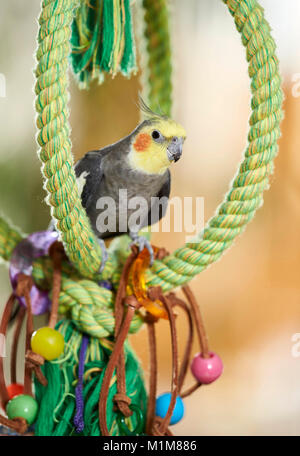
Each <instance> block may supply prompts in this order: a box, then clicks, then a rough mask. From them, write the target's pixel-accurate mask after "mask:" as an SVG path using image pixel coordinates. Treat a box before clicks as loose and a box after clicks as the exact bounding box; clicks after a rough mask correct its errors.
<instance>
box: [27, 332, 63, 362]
mask: <svg viewBox="0 0 300 456" xmlns="http://www.w3.org/2000/svg"><path fill="white" fill-rule="evenodd" d="M64 344H65V341H64V338H63V336H62V334H61V333H60V332H58V331H56V330H55V329H52V328H49V327H48V326H45V327H44V328H40V329H38V330H37V331H35V332H34V333H33V334H32V337H31V348H32V350H33V351H34V352H35V353H38V354H39V355H42V356H43V357H44V358H45V359H47V360H48V361H51V360H52V359H55V358H58V357H59V356H60V355H61V354H62V353H63V351H64Z"/></svg>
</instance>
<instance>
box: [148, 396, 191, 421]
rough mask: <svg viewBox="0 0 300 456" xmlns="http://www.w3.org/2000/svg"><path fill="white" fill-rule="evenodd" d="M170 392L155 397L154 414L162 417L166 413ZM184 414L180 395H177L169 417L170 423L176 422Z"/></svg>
mask: <svg viewBox="0 0 300 456" xmlns="http://www.w3.org/2000/svg"><path fill="white" fill-rule="evenodd" d="M171 396H172V395H171V393H164V394H161V395H160V396H158V398H157V399H156V408H155V413H156V416H160V417H161V418H164V417H165V416H166V414H167V411H168V408H169V405H170V401H171ZM183 416H184V404H183V401H182V399H181V397H180V396H177V399H176V404H175V407H174V410H173V414H172V417H171V421H170V424H176V423H178V421H180V420H181V419H182V418H183Z"/></svg>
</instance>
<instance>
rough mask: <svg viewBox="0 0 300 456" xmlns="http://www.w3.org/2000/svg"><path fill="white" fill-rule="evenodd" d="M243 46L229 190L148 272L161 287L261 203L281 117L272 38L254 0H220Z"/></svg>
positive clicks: (213, 250) (206, 258)
mask: <svg viewBox="0 0 300 456" xmlns="http://www.w3.org/2000/svg"><path fill="white" fill-rule="evenodd" d="M224 3H226V4H227V7H228V9H229V11H230V14H231V15H232V16H233V18H234V21H235V25H236V27H237V30H238V31H239V33H240V34H241V38H242V43H243V45H244V46H245V48H246V57H247V61H248V64H249V70H248V71H249V76H250V78H251V92H252V100H251V108H252V113H251V116H250V120H249V124H250V130H249V134H248V141H249V143H248V146H247V148H246V151H245V157H244V160H243V161H242V163H241V164H240V166H239V169H238V172H237V174H236V177H235V178H234V180H233V182H232V186H231V189H230V190H229V192H228V193H227V195H226V196H225V199H224V201H223V203H222V204H221V205H220V206H219V208H218V210H217V213H216V215H215V216H214V217H212V219H211V220H210V221H209V222H208V224H207V226H206V228H205V229H204V232H203V233H200V234H199V235H198V236H197V237H196V239H195V242H193V243H188V244H186V245H185V246H184V247H181V248H179V249H177V250H175V252H174V253H173V254H172V255H170V256H168V257H166V258H165V259H164V260H162V261H155V262H154V265H153V267H152V269H151V270H150V271H148V275H147V284H148V286H157V285H160V286H161V287H162V289H163V290H164V291H167V290H170V289H172V288H174V287H177V286H179V285H184V284H186V283H187V282H189V281H190V280H191V279H192V278H193V277H195V276H196V275H197V274H199V273H200V272H201V271H203V270H204V269H206V268H207V267H208V266H209V265H210V264H212V263H213V262H215V261H217V260H218V259H219V258H220V256H221V255H222V254H223V252H224V251H225V250H227V249H228V248H229V247H230V246H231V245H232V243H233V241H234V239H235V238H236V237H237V236H238V235H239V234H240V233H242V231H243V230H244V228H245V226H246V225H247V223H248V222H249V221H250V220H252V218H253V217H254V214H255V212H256V210H257V209H258V208H259V207H260V206H261V205H262V203H263V192H264V190H266V189H267V188H268V187H269V176H270V175H271V173H272V172H273V169H274V165H273V160H274V157H275V156H276V154H277V151H278V146H277V140H278V138H279V136H280V122H281V119H282V116H283V114H282V109H281V106H282V99H283V95H282V91H281V87H280V86H281V78H280V75H279V69H278V60H277V57H276V55H275V48H276V46H275V43H274V40H273V38H272V37H271V35H270V27H269V24H268V23H267V21H266V20H265V18H264V12H263V9H262V7H261V6H260V5H259V4H258V2H257V1H256V0H227V1H225V0H224Z"/></svg>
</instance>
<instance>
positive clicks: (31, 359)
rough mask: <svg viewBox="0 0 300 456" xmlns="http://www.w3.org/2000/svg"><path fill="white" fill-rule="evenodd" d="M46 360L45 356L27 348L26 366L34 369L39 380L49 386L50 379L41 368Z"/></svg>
mask: <svg viewBox="0 0 300 456" xmlns="http://www.w3.org/2000/svg"><path fill="white" fill-rule="evenodd" d="M44 362H45V359H44V358H43V356H41V355H39V354H38V353H35V352H33V351H31V350H27V352H26V355H25V363H26V366H27V367H28V369H33V370H34V372H35V375H36V377H37V379H38V381H39V382H40V383H41V384H42V385H43V386H47V385H48V381H47V379H46V377H45V376H44V374H43V372H42V370H41V366H43V364H44Z"/></svg>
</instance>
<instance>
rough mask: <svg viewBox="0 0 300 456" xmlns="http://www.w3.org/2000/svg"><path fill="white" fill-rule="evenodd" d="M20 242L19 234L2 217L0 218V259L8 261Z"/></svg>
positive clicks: (20, 236)
mask: <svg viewBox="0 0 300 456" xmlns="http://www.w3.org/2000/svg"><path fill="white" fill-rule="evenodd" d="M21 240H22V235H21V233H20V232H19V231H18V230H17V229H16V228H14V227H13V226H12V225H10V224H9V223H8V222H7V221H6V220H5V219H4V218H3V217H0V259H2V260H4V261H8V260H9V258H10V257H11V254H12V251H13V250H14V248H15V247H16V245H17V244H18V243H19V242H20V241H21Z"/></svg>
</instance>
